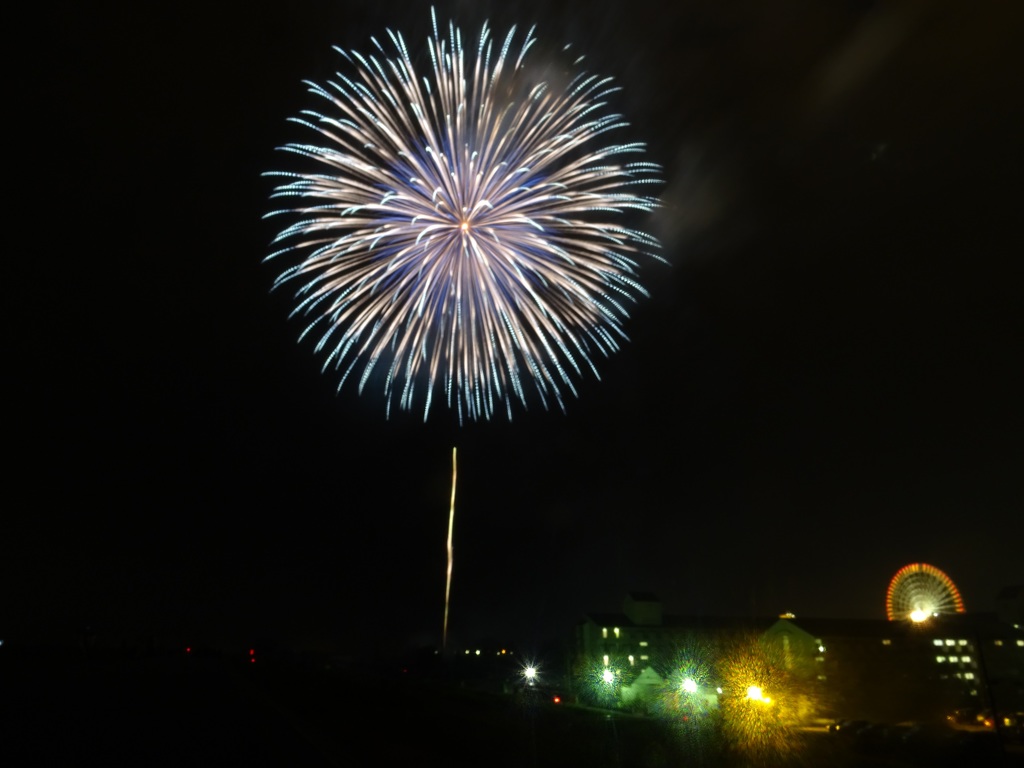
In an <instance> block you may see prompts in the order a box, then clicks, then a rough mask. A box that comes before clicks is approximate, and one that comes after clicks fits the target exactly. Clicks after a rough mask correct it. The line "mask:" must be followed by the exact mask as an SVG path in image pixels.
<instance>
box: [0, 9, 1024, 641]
mask: <svg viewBox="0 0 1024 768" xmlns="http://www.w3.org/2000/svg"><path fill="white" fill-rule="evenodd" d="M99 5H100V6H106V7H101V8H99V9H94V10H91V11H87V10H85V9H84V7H82V6H81V5H80V4H62V3H58V4H56V6H54V5H53V4H47V10H46V18H45V19H40V20H39V22H38V24H36V25H34V26H33V25H29V26H27V27H26V28H25V31H26V34H29V35H30V36H33V37H35V38H36V39H35V41H34V43H33V45H32V46H31V54H30V55H28V56H27V57H26V58H25V59H24V60H22V61H20V62H19V67H18V68H17V70H16V72H15V74H14V76H15V78H16V80H17V82H16V83H15V84H14V85H13V94H12V95H11V98H12V99H14V100H15V102H16V103H21V104H22V106H20V107H19V108H13V109H9V111H10V112H11V113H12V114H11V116H9V118H8V121H9V122H12V123H15V130H16V131H17V133H18V137H17V138H16V139H15V140H14V141H13V142H11V143H10V144H9V146H8V153H9V158H8V159H9V160H13V167H14V168H15V169H18V170H17V178H18V182H17V183H16V184H15V185H14V188H11V189H9V192H11V193H13V194H14V195H15V196H16V197H15V200H16V202H15V203H14V206H15V207H14V209H13V211H12V209H11V208H10V207H8V208H7V211H8V227H7V231H8V238H9V239H8V243H9V245H8V249H7V255H8V260H7V263H8V271H7V273H6V274H7V279H6V280H5V281H4V286H5V293H6V294H7V302H6V303H7V306H8V307H9V308H10V310H11V312H10V319H9V322H8V329H9V331H10V340H9V342H8V350H9V352H8V357H9V358H13V365H12V366H11V367H10V368H9V369H8V371H9V372H8V377H7V380H8V393H9V394H8V414H7V417H6V418H5V425H6V427H5V430H4V432H5V435H6V436H7V452H6V453H7V473H6V474H7V477H8V478H9V481H8V489H9V490H8V502H7V504H5V508H6V512H5V513H4V532H3V536H2V538H0V548H2V549H0V555H2V557H3V563H2V566H0V567H2V571H0V577H2V578H0V599H2V601H3V610H2V611H0V621H4V622H6V621H7V619H8V618H10V619H11V621H12V624H11V626H12V628H13V629H10V630H8V629H3V625H0V629H2V631H3V632H8V633H10V632H14V633H15V634H17V632H19V631H22V630H23V629H24V628H26V627H28V628H31V627H36V628H38V627H51V626H53V627H67V626H77V625H78V624H80V623H83V622H90V623H92V624H95V625H97V626H110V627H115V626H150V627H153V628H154V629H155V631H158V632H161V633H167V634H172V635H173V634H175V633H179V632H180V633H182V634H187V633H204V632H209V633H211V634H215V633H220V634H225V635H231V636H232V637H241V636H254V635H260V636H275V637H282V638H293V637H327V638H335V639H342V640H344V639H346V638H347V639H351V638H352V637H353V636H354V635H358V636H362V634H363V633H365V632H366V631H367V628H368V627H369V628H373V630H374V633H375V635H376V636H378V637H379V639H380V640H381V641H386V642H389V643H390V644H393V645H402V644H408V643H436V642H438V641H439V635H440V624H441V615H442V608H443V593H444V570H445V548H444V544H445V535H446V527H447V518H448V494H449V480H450V477H449V471H450V454H451V448H452V446H453V445H458V448H459V485H458V500H457V511H456V521H455V552H456V556H455V571H454V581H453V588H452V589H453V594H452V618H451V631H452V634H453V637H455V638H457V639H459V640H465V641H470V640H473V639H475V638H478V637H481V636H484V635H494V636H497V637H499V638H508V639H511V640H514V641H522V642H524V643H527V644H529V643H532V642H537V641H540V640H545V639H548V638H550V637H557V636H560V635H562V634H564V633H566V632H567V631H568V629H569V627H571V625H572V623H573V622H574V620H575V619H576V618H578V617H579V616H580V615H581V614H582V613H583V612H585V611H588V610H616V609H618V607H619V605H620V601H621V598H622V596H623V594H624V592H625V591H626V590H629V589H647V590H653V591H655V592H657V593H658V594H659V595H660V596H661V597H662V598H663V600H664V602H665V605H666V609H667V610H669V611H673V612H680V613H709V614H721V615H749V614H750V613H752V612H753V613H756V614H759V615H761V614H775V613H778V612H780V611H783V610H792V611H794V612H795V613H797V614H798V615H800V614H804V615H831V616H856V617H879V616H882V615H883V613H884V593H885V588H886V585H887V582H888V580H889V578H890V577H891V576H892V574H893V573H895V571H896V570H897V569H898V568H899V567H900V566H902V565H904V564H906V563H910V562H914V561H924V562H929V563H932V564H933V565H936V566H938V567H939V568H942V569H943V570H945V571H946V572H947V573H948V574H949V575H950V576H951V577H952V578H953V580H954V581H955V582H956V583H957V584H958V586H959V587H960V589H961V592H962V594H963V596H964V599H965V601H966V604H967V607H968V608H969V609H975V610H991V609H992V607H993V604H994V601H993V599H994V596H995V593H996V591H997V590H998V588H999V587H1000V586H1002V585H1006V584H1012V583H1021V582H1022V581H1024V558H1022V557H1021V554H1020V552H1021V547H1020V541H1021V540H1022V538H1024V537H1022V534H1024V526H1022V523H1021V514H1020V513H1021V509H1022V502H1024V482H1022V468H1024V447H1022V438H1021V435H1022V431H1021V427H1022V421H1024V420H1022V416H1024V407H1022V402H1024V398H1022V397H1021V392H1024V375H1022V373H1024V365H1022V362H1021V359H1022V354H1021V351H1022V342H1024V311H1022V310H1024V307H1022V302H1021V295H1022V293H1021V289H1022V287H1024V281H1022V279H1021V278H1022V274H1021V273H1022V269H1021V254H1022V253H1024V249H1022V248H1021V244H1020V240H1021V238H1020V233H1019V230H1020V222H1021V199H1022V196H1021V185H1020V178H1021V172H1022V171H1024V163H1022V154H1021V137H1022V136H1024V133H1022V126H1024V121H1022V119H1021V118H1022V110H1021V103H1022V102H1021V97H1020V91H1019V88H1020V84H1019V79H1020V78H1019V74H1020V72H1021V71H1022V69H1021V61H1020V55H1019V53H1018V52H1017V49H1018V48H1019V41H1020V39H1021V35H1022V33H1024V24H1022V21H1024V13H1022V11H1021V10H1020V9H1019V8H1017V7H1016V5H1015V4H1012V3H997V2H991V3H980V4H977V3H976V4H971V6H970V9H967V8H966V7H965V6H963V4H961V3H955V2H938V3H928V2H910V1H906V0H905V1H902V2H894V3H877V4H876V3H871V2H866V1H863V2H855V1H854V0H848V1H847V2H839V1H838V0H837V1H836V2H822V1H821V0H815V1H812V0H786V2H783V3H772V4H764V3H760V2H755V0H745V1H742V2H725V3H721V2H710V0H693V1H692V2H686V1H685V0H681V1H680V2H675V3H672V4H671V5H672V7H673V10H671V11H666V10H665V9H663V8H662V7H661V6H660V4H658V3H654V2H651V1H650V0H632V1H631V2H628V3H612V4H608V3H599V4H596V5H595V4H591V3H584V2H576V1H575V0H563V1H562V2H559V3H553V4H552V3H542V2H523V3H517V4H512V5H506V4H503V3H502V4H497V3H495V4H493V5H494V6H495V7H494V8H487V6H488V5H491V4H489V3H469V2H464V3H457V2H453V3H438V4H437V7H438V9H439V16H440V17H441V18H447V17H448V16H449V15H450V14H455V17H456V19H457V20H458V21H459V22H460V24H461V25H462V27H463V31H464V32H465V33H467V34H468V35H469V36H470V37H472V38H475V35H476V31H477V30H478V29H479V23H480V22H481V21H482V20H483V18H484V17H485V16H489V17H490V18H491V20H492V22H493V24H494V26H495V28H496V29H497V30H498V31H499V32H502V33H503V32H504V31H505V29H507V26H508V25H509V24H510V23H513V22H519V23H521V24H523V25H526V26H528V25H529V24H530V23H536V24H537V25H538V30H537V36H538V37H539V38H540V40H541V41H543V42H545V43H552V44H556V43H557V44H558V45H561V44H563V43H565V42H572V43H573V44H574V46H575V48H576V49H577V50H583V51H585V52H586V53H587V60H588V62H589V68H590V69H592V70H593V71H596V72H599V73H602V74H611V75H614V76H615V77H616V80H617V81H618V83H619V84H620V85H621V86H622V87H623V89H624V90H623V94H622V95H621V98H620V103H618V104H617V105H616V106H617V107H618V108H619V109H621V110H622V111H624V112H625V113H626V114H627V115H628V117H629V119H630V122H631V124H632V125H631V128H630V134H631V135H630V137H629V138H631V139H638V140H643V141H646V142H647V143H648V145H649V150H650V156H651V158H652V159H654V160H656V161H658V162H660V163H661V164H662V165H663V166H664V168H665V179H666V185H665V187H664V189H663V191H662V201H663V204H664V207H663V208H662V209H661V210H660V211H659V212H658V213H657V214H656V215H654V216H653V217H652V218H651V220H650V221H649V228H650V229H651V231H653V232H654V233H655V234H656V235H657V236H658V237H659V238H661V239H662V241H663V242H664V250H663V255H664V256H665V258H666V259H667V261H668V262H669V265H668V266H664V265H658V264H654V263H651V264H649V265H648V266H647V267H646V268H645V271H644V275H643V277H644V281H645V283H646V284H647V285H648V286H649V288H650V290H651V294H652V296H651V298H650V299H649V300H647V301H645V302H643V303H641V304H639V305H638V306H637V307H636V309H635V311H634V312H633V313H632V315H633V316H632V319H631V321H630V323H629V325H628V326H627V331H628V333H629V335H630V338H631V341H630V343H629V344H628V345H627V346H626V348H625V349H623V351H622V352H620V353H619V354H617V355H616V356H614V357H613V358H610V359H608V360H604V361H602V362H601V364H600V370H601V376H602V380H601V381H595V380H592V379H587V380H585V381H584V382H583V383H582V385H581V387H580V397H579V399H577V400H570V401H569V402H568V412H567V413H566V414H562V413H560V412H551V413H548V412H544V411H541V410H531V411H529V412H526V413H524V412H522V411H519V412H517V413H516V415H515V419H514V422H513V423H511V424H508V423H505V422H503V421H498V422H495V423H489V424H487V423H485V424H477V425H470V426H466V427H462V428H459V427H457V426H456V425H455V424H454V423H452V419H451V418H449V415H448V414H447V412H445V411H443V410H438V411H436V412H435V413H434V414H432V418H431V422H430V423H429V424H428V425H426V426H425V425H423V424H422V423H421V421H420V419H419V417H418V416H415V415H413V416H405V415H402V416H399V417H397V418H392V420H391V421H385V419H384V409H383V402H382V399H381V398H380V397H377V396H375V394H374V393H368V394H367V395H365V396H364V397H362V398H359V397H357V396H355V395H354V394H353V393H352V392H349V391H345V392H342V394H341V395H340V396H336V395H335V394H334V382H333V381H332V380H331V379H330V377H328V376H323V375H321V374H320V373H319V368H320V362H319V361H318V360H317V359H316V358H315V357H314V355H313V353H312V349H311V346H310V345H307V344H303V345H299V344H297V343H296V339H297V337H298V334H299V332H300V329H301V323H300V322H298V321H289V320H288V319H287V314H288V311H289V309H290V305H289V300H290V297H289V295H288V293H287V292H286V291H282V292H280V294H278V293H274V294H271V293H270V292H269V288H270V284H271V282H272V280H273V278H274V276H275V275H276V271H277V270H276V268H275V267H274V266H272V265H266V264H262V263H261V261H262V259H263V257H264V255H265V254H266V253H267V252H268V251H269V242H270V239H271V238H272V237H273V235H274V228H273V225H272V224H271V223H268V222H265V221H263V220H262V219H261V217H262V215H263V214H264V213H266V212H267V211H268V210H269V209H270V208H271V204H270V202H269V201H268V195H269V192H270V189H271V183H270V182H269V181H268V180H267V179H264V178H261V173H262V172H264V171H266V170H271V169H276V168H279V167H281V165H282V162H283V160H282V156H281V155H280V154H279V153H276V152H275V151H274V147H275V146H278V145H280V144H283V143H285V142H287V141H289V140H293V139H295V138H296V129H295V128H294V127H290V126H289V125H288V124H287V123H286V118H287V117H289V116H292V115H294V114H296V113H297V112H298V111H299V110H300V109H302V108H304V107H307V106H310V102H309V100H308V98H307V96H306V94H305V91H304V88H303V86H302V85H301V81H302V80H303V79H306V78H309V79H322V78H324V77H326V76H328V75H330V74H331V73H332V72H333V71H334V69H335V68H337V67H338V66H340V65H341V62H340V59H339V58H338V57H337V56H336V55H335V54H334V53H333V52H332V51H331V50H330V46H331V45H332V44H338V45H340V46H343V47H349V48H357V49H363V50H366V49H367V48H368V47H369V43H368V40H369V37H370V36H371V35H380V34H381V33H382V32H383V30H384V29H385V28H386V27H388V26H393V27H396V28H400V29H402V30H403V32H404V34H405V35H406V38H407V40H408V41H410V43H412V44H417V43H419V42H421V41H422V40H424V39H425V37H426V34H427V31H428V20H429V14H428V8H429V4H427V3H357V2H347V3H346V2H319V1H318V2H298V3H292V4H281V3H265V2H255V3H236V2H226V3H216V4H210V5H213V6H215V7H213V8H208V7H206V6H207V5H208V4H205V3H192V2H185V3H173V4H159V5H156V4H150V5H151V7H147V8H143V7H141V6H140V7H136V8H132V9H131V10H125V9H117V8H116V6H117V5H118V4H103V3H101V4H99ZM512 6H515V8H514V10H513V8H512ZM769 6H770V7H769ZM303 138H305V137H303ZM12 236H13V237H12ZM12 267H13V269H12ZM435 416H436V417H437V418H436V419H435V418H434V417H435Z"/></svg>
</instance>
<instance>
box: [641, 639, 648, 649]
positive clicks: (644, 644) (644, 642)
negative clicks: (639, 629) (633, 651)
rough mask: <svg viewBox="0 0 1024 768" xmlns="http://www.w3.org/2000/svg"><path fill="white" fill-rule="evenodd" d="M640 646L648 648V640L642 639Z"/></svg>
mask: <svg viewBox="0 0 1024 768" xmlns="http://www.w3.org/2000/svg"><path fill="white" fill-rule="evenodd" d="M640 647H641V648H646V647H647V641H646V640H641V641H640Z"/></svg>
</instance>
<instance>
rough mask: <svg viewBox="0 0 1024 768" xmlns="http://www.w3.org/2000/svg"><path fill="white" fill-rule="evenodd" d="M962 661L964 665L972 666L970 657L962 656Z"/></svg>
mask: <svg viewBox="0 0 1024 768" xmlns="http://www.w3.org/2000/svg"><path fill="white" fill-rule="evenodd" d="M960 661H962V662H963V663H964V664H970V663H971V657H970V656H961V657H960Z"/></svg>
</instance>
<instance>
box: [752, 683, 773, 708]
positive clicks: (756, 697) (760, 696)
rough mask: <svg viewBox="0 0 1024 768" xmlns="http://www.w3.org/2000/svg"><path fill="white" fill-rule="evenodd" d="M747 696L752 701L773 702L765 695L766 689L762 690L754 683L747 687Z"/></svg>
mask: <svg viewBox="0 0 1024 768" xmlns="http://www.w3.org/2000/svg"><path fill="white" fill-rule="evenodd" d="M747 698H748V699H750V700H751V701H760V702H763V703H764V704H768V703H770V702H771V699H769V698H768V697H767V696H765V695H764V691H762V690H761V689H760V688H759V687H758V686H756V685H752V686H750V687H749V688H747Z"/></svg>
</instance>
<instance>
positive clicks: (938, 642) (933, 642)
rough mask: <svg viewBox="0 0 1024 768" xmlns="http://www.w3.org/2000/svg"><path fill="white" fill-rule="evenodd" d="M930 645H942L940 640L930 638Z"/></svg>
mask: <svg viewBox="0 0 1024 768" xmlns="http://www.w3.org/2000/svg"><path fill="white" fill-rule="evenodd" d="M932 645H942V641H941V640H932Z"/></svg>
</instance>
